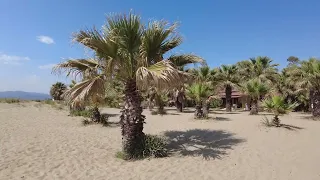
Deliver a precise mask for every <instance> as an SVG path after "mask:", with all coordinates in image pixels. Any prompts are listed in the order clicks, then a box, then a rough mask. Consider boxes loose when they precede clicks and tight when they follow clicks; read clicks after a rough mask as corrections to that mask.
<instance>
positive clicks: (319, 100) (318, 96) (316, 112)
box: [312, 90, 320, 118]
mask: <svg viewBox="0 0 320 180" xmlns="http://www.w3.org/2000/svg"><path fill="white" fill-rule="evenodd" d="M312 115H313V117H317V118H319V117H320V90H316V91H314V92H313V110H312Z"/></svg>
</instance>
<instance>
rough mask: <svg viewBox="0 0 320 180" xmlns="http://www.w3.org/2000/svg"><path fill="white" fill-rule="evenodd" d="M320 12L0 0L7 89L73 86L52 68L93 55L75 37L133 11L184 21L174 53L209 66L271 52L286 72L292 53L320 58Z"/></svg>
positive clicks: (283, 5) (305, 4) (268, 6)
mask: <svg viewBox="0 0 320 180" xmlns="http://www.w3.org/2000/svg"><path fill="white" fill-rule="evenodd" d="M319 7H320V2H319V1H316V0H304V1H301V0H291V1H289V0H281V1H280V0H268V1H266V0H265V1H262V0H242V1H239V0H198V1H191V0H190V1H182V0H175V1H172V0H162V1H141V0H140V1H139V0H135V1H133V0H121V1H120V0H112V1H110V0H96V1H89V0H86V1H84V0H68V1H65V0H54V1H44V0H28V1H22V0H19V1H18V0H0V24H1V26H0V91H4V90H24V91H34V92H44V93H48V91H49V88H50V86H51V84H53V83H54V82H56V81H63V82H68V81H69V80H68V79H67V78H65V77H57V76H54V75H52V74H51V66H52V65H53V64H56V63H59V62H61V61H62V60H63V59H66V58H82V57H87V56H88V55H86V54H87V53H86V52H85V50H84V48H83V47H81V46H78V45H76V44H73V43H71V34H72V33H73V32H76V31H78V30H80V29H83V28H85V27H93V26H96V27H101V26H102V25H103V23H104V22H105V17H106V15H107V14H109V13H112V12H115V13H119V12H124V13H128V12H129V11H130V9H133V10H134V12H136V13H138V14H140V15H141V16H142V18H143V19H144V20H145V21H148V20H149V19H165V20H168V21H170V22H173V21H178V22H180V28H179V32H180V33H181V34H182V35H183V37H184V43H183V45H181V46H180V47H179V48H178V49H177V50H176V51H175V52H178V53H187V52H191V53H194V54H197V55H200V56H202V57H203V58H205V59H206V60H207V62H208V64H209V65H210V66H219V65H220V64H232V63H235V62H237V61H239V60H244V59H248V58H249V57H254V56H258V55H267V56H269V57H271V58H272V59H273V60H274V61H275V62H276V63H280V64H281V66H282V67H284V66H285V65H286V59H287V57H288V56H290V55H294V56H298V57H299V58H301V59H306V58H308V57H310V56H315V57H319V54H320V51H319V50H320V41H319V38H320V23H319V22H320V14H319Z"/></svg>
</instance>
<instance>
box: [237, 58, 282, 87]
mask: <svg viewBox="0 0 320 180" xmlns="http://www.w3.org/2000/svg"><path fill="white" fill-rule="evenodd" d="M237 66H238V70H239V75H240V77H242V80H243V81H247V80H250V79H253V78H259V79H261V80H262V81H263V82H276V81H277V78H278V73H277V71H278V69H277V66H279V64H272V60H271V59H270V58H269V57H266V56H258V57H256V58H250V60H245V61H240V62H238V63H237Z"/></svg>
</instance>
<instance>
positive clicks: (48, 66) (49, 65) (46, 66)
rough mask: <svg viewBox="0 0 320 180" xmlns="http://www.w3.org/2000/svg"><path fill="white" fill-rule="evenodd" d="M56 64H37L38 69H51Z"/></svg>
mask: <svg viewBox="0 0 320 180" xmlns="http://www.w3.org/2000/svg"><path fill="white" fill-rule="evenodd" d="M55 65H56V64H45V65H41V66H38V68H39V69H52V68H53V67H54V66H55Z"/></svg>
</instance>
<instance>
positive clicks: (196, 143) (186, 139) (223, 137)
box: [164, 129, 245, 160]
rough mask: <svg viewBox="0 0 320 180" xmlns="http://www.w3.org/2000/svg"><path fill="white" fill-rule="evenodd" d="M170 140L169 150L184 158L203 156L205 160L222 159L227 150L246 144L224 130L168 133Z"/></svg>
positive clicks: (193, 130)
mask: <svg viewBox="0 0 320 180" xmlns="http://www.w3.org/2000/svg"><path fill="white" fill-rule="evenodd" d="M164 135H165V136H166V137H168V138H169V140H170V142H169V144H168V150H169V152H170V153H172V154H180V155H182V156H202V157H203V158H204V159H207V160H209V159H215V158H218V159H220V158H222V156H223V155H227V152H226V150H228V149H232V147H233V146H235V145H237V144H239V143H242V142H245V140H244V139H239V138H235V137H233V135H234V134H232V133H229V132H227V131H222V130H213V131H211V130H205V129H192V130H188V131H166V132H165V133H164Z"/></svg>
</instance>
